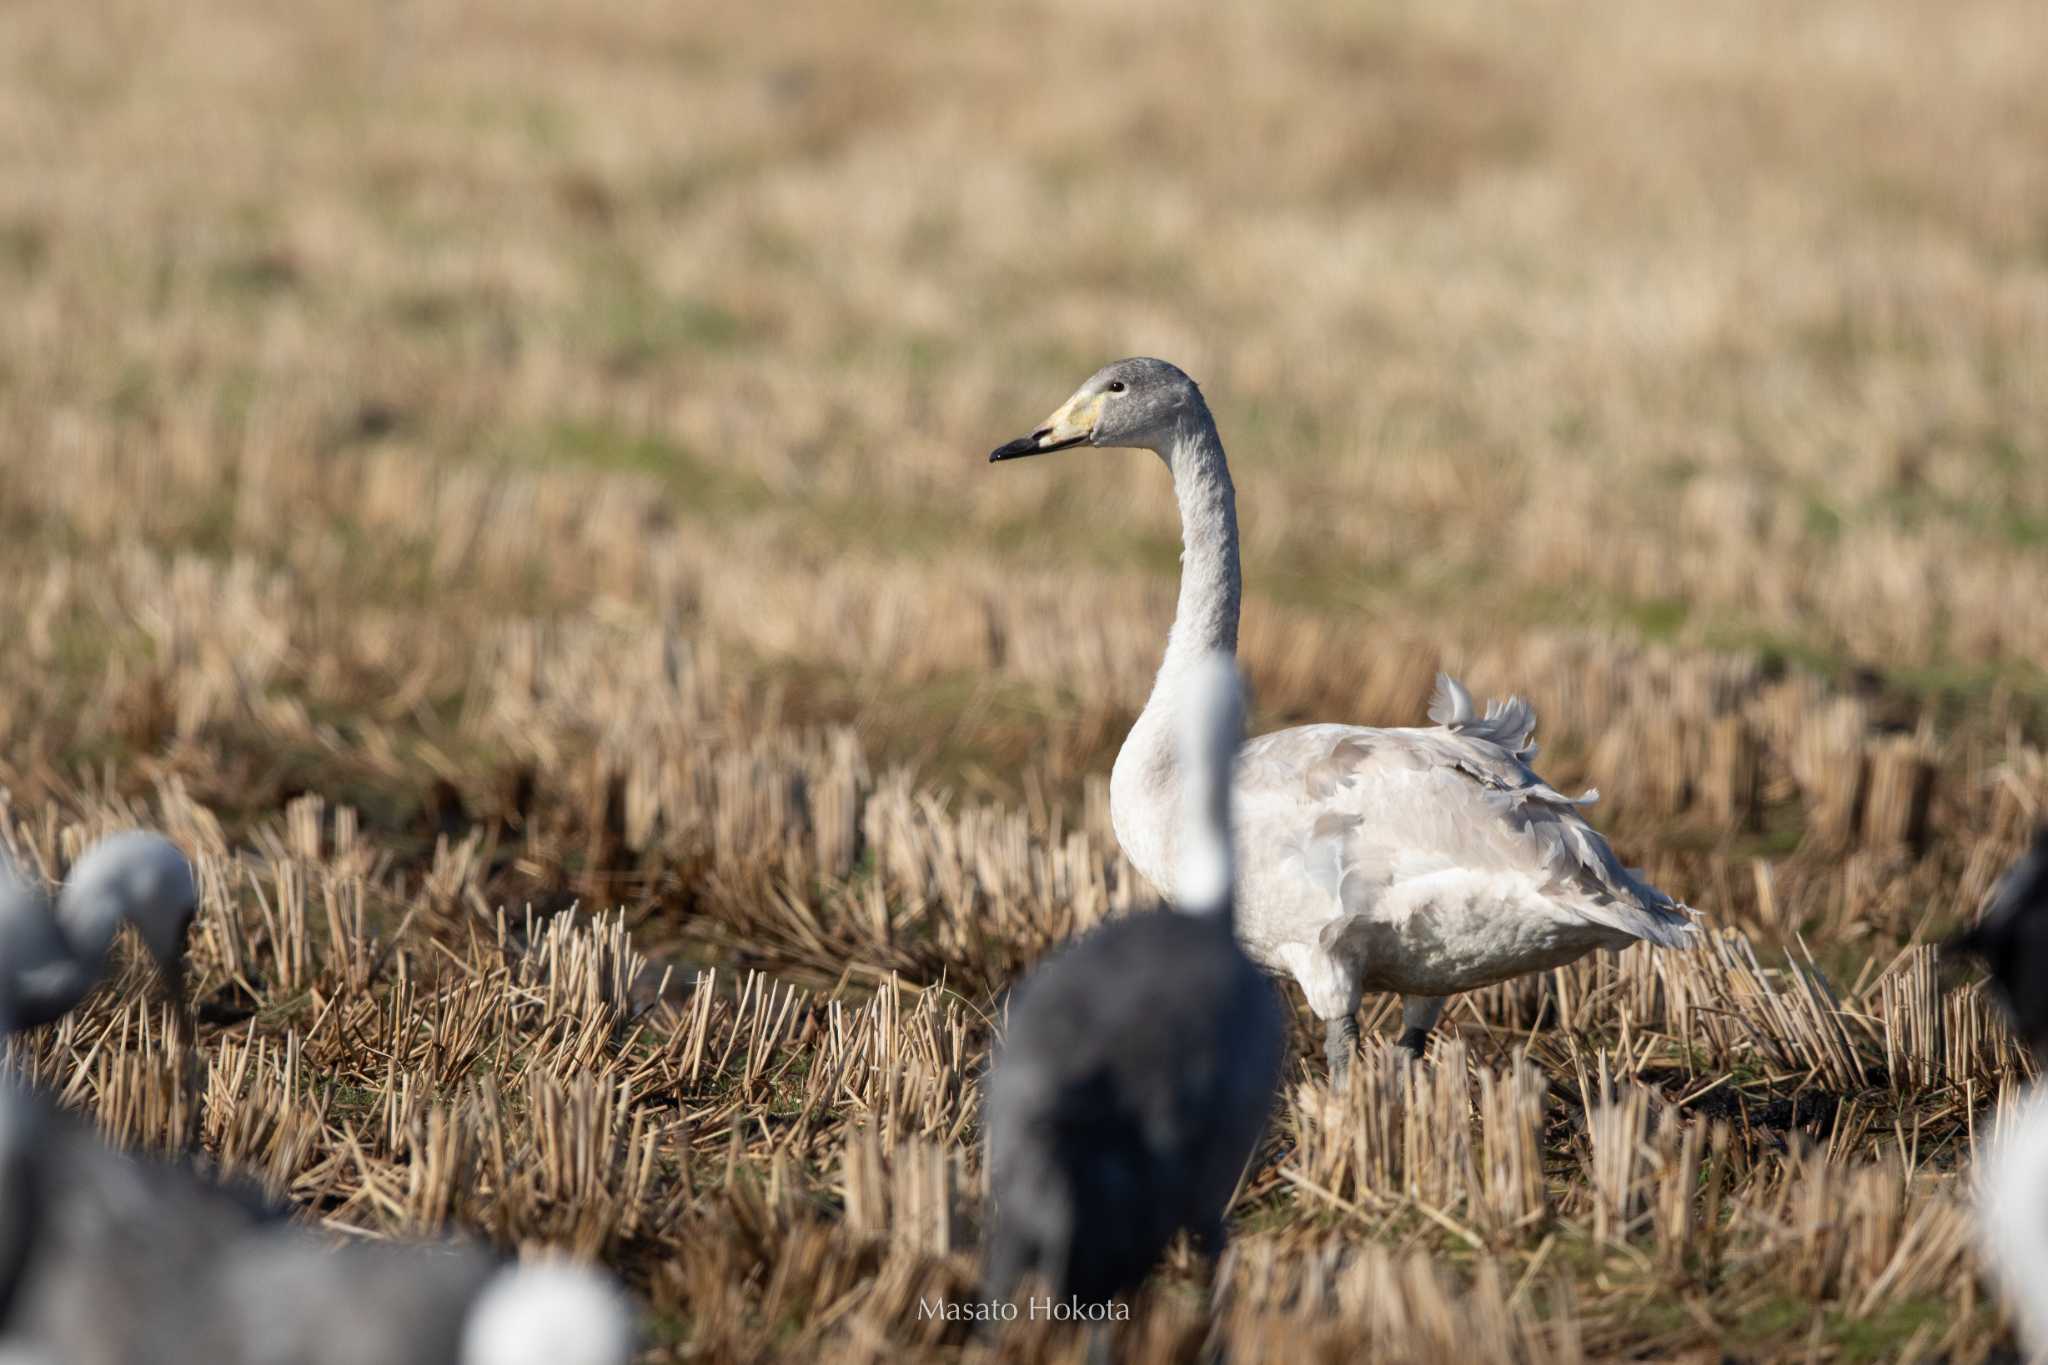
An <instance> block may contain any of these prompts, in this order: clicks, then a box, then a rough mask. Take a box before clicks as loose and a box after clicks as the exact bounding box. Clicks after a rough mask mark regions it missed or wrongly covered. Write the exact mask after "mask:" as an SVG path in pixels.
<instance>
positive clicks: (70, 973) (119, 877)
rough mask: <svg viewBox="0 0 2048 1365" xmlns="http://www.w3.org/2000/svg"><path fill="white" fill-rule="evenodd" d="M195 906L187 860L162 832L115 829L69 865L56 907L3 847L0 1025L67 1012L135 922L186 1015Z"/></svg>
mask: <svg viewBox="0 0 2048 1365" xmlns="http://www.w3.org/2000/svg"><path fill="white" fill-rule="evenodd" d="M198 908H199V884H198V882H197V881H196V880H195V879H194V877H193V875H192V864H191V863H190V862H188V861H187V860H186V858H185V855H184V853H183V852H181V851H180V850H179V848H178V846H177V845H176V844H174V843H172V842H171V841H170V840H169V839H166V838H164V837H163V836H162V835H161V834H155V833H151V832H149V831H147V830H126V831H124V832H122V833H119V834H111V835H109V836H107V837H106V838H104V839H102V840H100V841H99V842H98V843H96V844H94V845H93V846H92V847H91V848H90V849H88V850H87V851H86V853H85V855H84V856H83V857H81V858H80V859H79V860H78V861H77V862H76V863H75V864H73V865H72V868H71V875H70V876H69V877H67V878H66V879H65V881H64V887H63V889H62V890H61V891H59V892H58V894H57V903H56V906H55V908H54V910H53V909H52V907H51V904H50V900H49V897H47V896H45V895H44V894H43V892H42V890H41V888H39V887H37V886H35V885H34V884H32V883H31V882H30V881H29V880H28V879H27V878H26V877H24V876H22V875H21V874H20V873H19V872H17V871H16V870H15V869H14V868H13V867H12V865H10V864H9V862H8V860H7V855H6V854H5V853H4V852H0V966H4V968H5V970H6V972H7V975H8V977H9V981H8V983H7V989H6V991H5V994H6V997H7V1000H8V1002H9V1014H8V1017H7V1018H6V1019H4V1020H0V1031H5V1032H13V1031H16V1030H20V1029H30V1028H36V1027H38V1026H40V1025H42V1024H47V1023H50V1022H52V1021H54V1020H57V1019H60V1018H62V1017H63V1016H64V1015H66V1014H68V1013H69V1012H70V1011H71V1009H72V1008H73V1007H74V1006H76V1005H77V1004H78V1002H79V1001H81V1000H83V999H84V998H85V997H86V995H87V994H88V993H89V992H90V991H91V990H92V988H93V987H94V985H96V984H97V983H98V982H99V978H100V973H101V972H102V971H103V970H105V968H106V961H107V949H108V948H109V947H110V946H111V945H112V943H113V941H114V933H115V931H116V930H118V929H119V928H120V927H121V925H122V924H123V923H124V922H125V923H129V924H133V925H134V926H135V928H136V930H137V932H138V933H140V934H141V936H142V942H143V944H144V946H145V947H147V948H148V949H149V953H150V956H151V957H152V958H153V959H154V960H155V962H156V965H157V970H158V972H159V974H160V975H161V976H162V978H163V982H164V988H165V991H166V993H167V994H168V995H169V996H170V997H171V1000H172V1003H173V1004H174V1005H176V1006H177V1007H178V1009H179V1012H180V1013H181V1014H182V1013H183V1010H184V1005H185V939H186V936H187V935H188V933H189V932H190V930H191V927H192V919H193V916H194V915H195V914H196V913H197V912H198Z"/></svg>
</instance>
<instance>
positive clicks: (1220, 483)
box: [1155, 411, 1244, 695]
mask: <svg viewBox="0 0 2048 1365" xmlns="http://www.w3.org/2000/svg"><path fill="white" fill-rule="evenodd" d="M1164 454H1165V458H1166V463H1167V467H1168V468H1169V469H1171V470H1172V471H1173V492H1174V497H1175V498H1176V499H1178V500H1179V502H1180V536H1181V554H1180V603H1179V605H1178V606H1177V607H1176V608H1175V610H1174V616H1173V630H1172V633H1171V634H1169V635H1168V636H1167V638H1166V658H1165V661H1164V663H1163V665H1162V667H1161V668H1160V676H1159V683H1160V684H1161V685H1162V686H1163V685H1164V684H1166V683H1167V682H1168V681H1170V680H1177V679H1178V678H1179V677H1180V676H1181V675H1182V674H1183V673H1185V672H1186V671H1187V670H1188V669H1189V668H1190V667H1192V666H1193V665H1195V664H1197V663H1199V662H1201V661H1202V660H1203V659H1206V658H1207V657H1208V656H1209V655H1210V654H1212V653H1215V652H1217V651H1219V650H1220V651H1222V652H1223V653H1225V654H1229V655H1231V656H1233V657H1235V656H1236V654H1237V613H1238V606H1239V602H1240V599H1241V598H1242V596H1243V591H1244V580H1243V576H1242V572H1241V570H1240V568H1239V565H1238V554H1237V490H1236V489H1235V488H1234V487H1233V486H1232V485H1231V482H1230V466H1229V465H1228V464H1226V463H1225V462H1224V459H1223V442H1222V441H1221V440H1220V439H1219V438H1218V437H1217V435H1216V424H1215V422H1214V421H1212V420H1211V419H1210V417H1209V414H1208V413H1207V412H1206V411H1201V412H1197V413H1195V414H1194V415H1193V416H1192V417H1191V418H1190V419H1189V420H1188V421H1187V422H1185V423H1184V424H1183V425H1182V427H1181V430H1180V431H1179V432H1178V433H1177V434H1176V436H1175V439H1174V441H1173V443H1172V445H1170V446H1169V447H1168V448H1167V450H1166V451H1165V452H1164ZM1155 695H1157V693H1156V689H1155Z"/></svg>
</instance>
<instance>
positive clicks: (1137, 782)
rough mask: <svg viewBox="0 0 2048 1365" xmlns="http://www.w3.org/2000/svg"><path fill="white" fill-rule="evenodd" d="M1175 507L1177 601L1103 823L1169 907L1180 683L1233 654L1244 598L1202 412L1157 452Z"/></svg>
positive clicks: (1218, 447)
mask: <svg viewBox="0 0 2048 1365" xmlns="http://www.w3.org/2000/svg"><path fill="white" fill-rule="evenodd" d="M1159 455H1160V457H1161V458H1162V459H1164V460H1165V461H1166V464H1167V468H1168V469H1170V470H1171V471H1172V473H1173V491H1174V496H1175V498H1176V499H1177V500H1178V501H1179V503H1180V523H1181V567H1180V600H1179V604H1178V606H1177V607H1176V608H1175V611H1174V618H1173V629H1172V630H1171V631H1170V632H1169V633H1168V635H1167V637H1166V655H1165V658H1164V659H1162V660H1161V661H1160V665H1159V675H1158V677H1157V678H1156V679H1155V680H1154V681H1153V684H1152V695H1151V698H1150V699H1149V700H1148V701H1146V703H1145V709H1144V710H1143V711H1142V712H1140V713H1139V716H1138V720H1137V723H1136V724H1134V725H1133V726H1132V727H1131V733H1130V735H1129V736H1128V737H1127V738H1126V739H1125V740H1124V745H1123V748H1122V749H1121V750H1120V751H1119V752H1118V754H1117V759H1116V768H1115V770H1114V771H1113V772H1112V773H1111V774H1110V817H1111V820H1112V822H1113V823H1114V824H1115V826H1116V833H1117V842H1118V843H1120V844H1122V845H1123V849H1124V852H1125V854H1126V856H1128V857H1129V858H1130V860H1131V862H1132V863H1133V864H1134V865H1135V866H1136V867H1137V869H1138V871H1139V872H1140V873H1142V874H1143V875H1144V876H1145V878H1146V879H1147V880H1149V881H1150V882H1152V884H1153V885H1154V886H1155V887H1157V888H1158V890H1159V892H1160V893H1161V894H1162V895H1164V896H1166V897H1167V898H1168V899H1169V900H1176V901H1177V897H1176V890H1177V888H1176V885H1175V883H1176V881H1177V880H1178V877H1177V869H1176V867H1175V865H1174V863H1175V848H1174V846H1175V845H1176V844H1177V843H1178V842H1179V840H1178V837H1177V836H1178V833H1179V819H1178V817H1179V813H1180V808H1181V798H1182V795H1183V789H1184V787H1185V776H1184V774H1183V773H1182V771H1181V764H1180V762H1179V759H1178V756H1177V754H1176V752H1175V750H1176V743H1175V741H1176V736H1177V733H1178V732H1177V727H1176V725H1175V717H1176V716H1178V715H1180V714H1181V712H1182V709H1183V707H1184V705H1185V704H1186V703H1187V701H1188V700H1189V699H1188V698H1187V697H1186V695H1185V692H1186V684H1187V681H1188V679H1189V678H1190V677H1191V676H1193V675H1194V674H1195V673H1196V672H1198V670H1199V668H1200V665H1201V664H1202V663H1203V662H1204V661H1206V660H1208V659H1209V658H1210V656H1211V655H1213V654H1216V653H1222V654H1224V655H1226V656H1229V657H1233V658H1234V657H1235V656H1236V654H1237V617H1238V608H1239V605H1240V601H1241V599H1242V596H1243V578H1242V573H1241V570H1240V567H1239V564H1238V548H1237V492H1236V489H1235V488H1234V487H1233V486H1232V484H1231V481H1230V467H1229V466H1228V465H1227V464H1226V463H1225V462H1224V458H1223V442H1222V441H1221V439H1220V438H1218V436H1217V434H1216V425H1215V423H1214V421H1212V420H1211V419H1210V416H1209V413H1208V411H1207V410H1206V409H1200V410H1197V411H1196V412H1193V413H1190V414H1189V416H1188V418H1187V419H1186V420H1185V421H1184V422H1183V423H1182V424H1181V427H1180V429H1179V430H1178V431H1177V432H1176V433H1175V434H1174V437H1173V439H1172V441H1171V442H1170V443H1169V444H1168V445H1167V446H1166V448H1165V449H1163V450H1161V451H1160V452H1159Z"/></svg>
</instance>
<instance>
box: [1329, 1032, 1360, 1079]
mask: <svg viewBox="0 0 2048 1365" xmlns="http://www.w3.org/2000/svg"><path fill="white" fill-rule="evenodd" d="M1357 1050H1358V1016H1357V1015H1355V1014H1343V1015H1339V1016H1338V1017H1337V1018H1335V1019H1332V1020H1330V1021H1329V1022H1328V1023H1327V1024H1325V1025H1324V1026H1323V1057H1324V1058H1325V1060H1327V1061H1328V1062H1329V1063H1330V1085H1331V1087H1332V1088H1339V1089H1341V1088H1342V1087H1343V1085H1344V1078H1345V1077H1346V1076H1348V1075H1350V1074H1351V1057H1352V1054H1353V1053H1355V1052H1356V1051H1357Z"/></svg>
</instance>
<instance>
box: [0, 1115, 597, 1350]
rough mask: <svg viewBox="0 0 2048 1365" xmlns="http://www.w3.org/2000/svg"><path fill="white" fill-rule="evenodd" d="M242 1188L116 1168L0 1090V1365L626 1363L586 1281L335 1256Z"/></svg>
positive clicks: (411, 1256)
mask: <svg viewBox="0 0 2048 1365" xmlns="http://www.w3.org/2000/svg"><path fill="white" fill-rule="evenodd" d="M288 1213H289V1210H288V1209H287V1208H286V1207H285V1206H283V1205H279V1204H274V1203H271V1202H269V1201H267V1200H265V1199H264V1198H263V1197H262V1196H261V1195H260V1194H258V1193H257V1192H256V1191H254V1190H253V1189H248V1188H245V1187H242V1186H240V1185H239V1184H236V1183H234V1182H227V1181H219V1180H215V1179H213V1178H211V1177H209V1176H207V1175H206V1174H204V1173H202V1172H200V1171H198V1170H196V1169H194V1168H193V1167H192V1166H190V1165H189V1164H187V1163H185V1162H182V1161H178V1160H169V1159H159V1158H154V1157H148V1156H139V1155H132V1154H129V1153H123V1152H117V1151H114V1150H113V1149H112V1148H110V1147H108V1146H107V1145H106V1144H105V1143H104V1142H102V1141H100V1139H99V1138H98V1136H97V1135H96V1134H94V1133H93V1131H92V1129H91V1128H90V1126H89V1125H87V1124H86V1123H85V1122H83V1121H82V1120H80V1119H77V1118H74V1117H72V1116H71V1115H68V1114H65V1113H64V1112H62V1111H61V1110H59V1109H57V1108H56V1107H55V1106H54V1105H52V1104H50V1103H49V1101H47V1100H46V1099H44V1098H43V1097H42V1096H39V1095H37V1094H35V1093H34V1092H32V1091H30V1090H28V1089H26V1088H24V1087H22V1086H19V1085H17V1084H14V1083H11V1082H0V1352H4V1351H5V1350H10V1349H11V1350H17V1351H25V1352H26V1353H27V1354H28V1355H29V1357H30V1358H35V1359H47V1360H50V1361H61V1362H64V1363H65V1365H133V1362H138V1361H147V1362H160V1363H161V1365H626V1362H627V1361H628V1360H629V1359H630V1357H631V1355H632V1352H633V1349H634V1344H635V1331H634V1322H633V1315H632V1311H631V1308H630V1306H629V1305H628V1303H627V1301H626V1299H625V1297H624V1296H623V1295H622V1294H621V1293H620V1292H619V1291H618V1289H617V1288H616V1287H615V1286H614V1285H613V1284H612V1282H611V1280H610V1279H609V1277H607V1276H605V1275H603V1274H602V1273H601V1272H598V1271H594V1270H589V1269H585V1268H582V1267H576V1266H569V1265H561V1264H550V1263H539V1264H532V1265H508V1264H506V1263H505V1262H504V1260H503V1259H502V1258H500V1257H499V1256H497V1255H496V1254H495V1253H493V1252H491V1251H489V1250H488V1249H486V1248H484V1247H482V1246H479V1245H477V1244H475V1243H449V1244H423V1243H396V1244H393V1243H361V1244H351V1245H348V1246H344V1247H340V1248H335V1247H331V1246H329V1245H327V1243H326V1241H325V1240H324V1239H323V1238H320V1237H318V1236H316V1235H314V1234H313V1233H311V1232H308V1231H307V1230H305V1229H304V1228H301V1227H298V1226H296V1225H295V1224H293V1223H291V1222H289V1221H287V1218H288Z"/></svg>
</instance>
